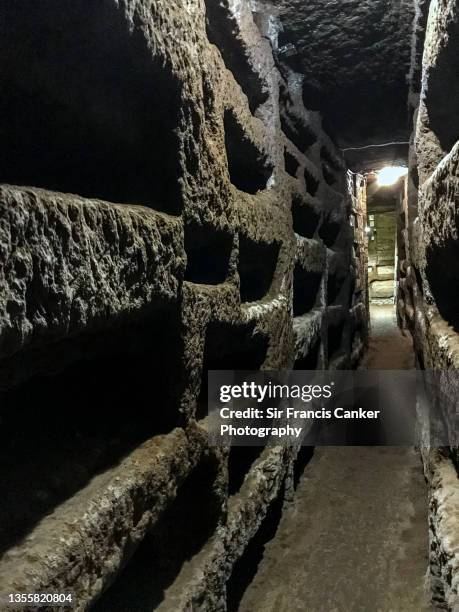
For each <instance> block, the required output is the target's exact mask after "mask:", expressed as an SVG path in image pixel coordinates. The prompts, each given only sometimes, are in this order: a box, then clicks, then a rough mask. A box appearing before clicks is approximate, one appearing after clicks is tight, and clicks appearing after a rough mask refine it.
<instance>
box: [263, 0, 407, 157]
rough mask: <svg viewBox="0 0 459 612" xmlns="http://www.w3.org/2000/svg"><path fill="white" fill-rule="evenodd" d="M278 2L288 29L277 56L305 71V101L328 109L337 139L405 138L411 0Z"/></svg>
mask: <svg viewBox="0 0 459 612" xmlns="http://www.w3.org/2000/svg"><path fill="white" fill-rule="evenodd" d="M275 5H276V7H277V9H278V10H279V13H280V16H281V21H282V26H283V30H282V31H281V32H280V34H279V54H280V56H281V57H283V56H286V57H287V61H288V62H289V63H290V64H291V65H293V66H297V67H299V70H300V71H301V72H302V73H303V74H304V75H305V79H304V87H303V94H304V101H305V104H306V106H310V105H312V106H313V107H314V108H321V109H324V110H325V112H326V116H327V117H328V118H329V119H330V120H331V121H332V122H333V126H334V128H335V130H336V132H337V134H338V137H339V140H340V143H341V144H343V146H346V145H347V146H354V145H355V146H359V145H364V144H369V143H375V142H387V141H390V140H397V139H399V140H407V139H408V138H407V137H408V126H407V122H406V97H407V93H408V82H407V75H408V73H409V70H410V57H411V44H410V32H411V30H412V22H413V19H414V13H415V10H414V2H413V0H390V1H387V0H366V1H362V0H332V1H330V2H323V1H322V0H310V1H308V2H304V1H303V0H280V1H279V2H276V3H275ZM404 92H405V95H404ZM366 155H368V151H367V152H366Z"/></svg>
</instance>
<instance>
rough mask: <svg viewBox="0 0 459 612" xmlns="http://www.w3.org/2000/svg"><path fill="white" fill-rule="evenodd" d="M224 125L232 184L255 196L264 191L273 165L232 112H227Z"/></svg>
mask: <svg viewBox="0 0 459 612" xmlns="http://www.w3.org/2000/svg"><path fill="white" fill-rule="evenodd" d="M224 124H225V145H226V156H227V160H228V170H229V174H230V179H231V182H232V183H233V185H234V186H235V187H237V189H239V190H240V191H245V192H246V193H250V194H253V195H254V194H256V193H258V191H263V190H264V189H266V186H267V183H268V180H269V178H270V177H271V174H272V172H273V169H274V166H273V164H272V163H271V162H270V161H269V160H268V156H267V155H266V154H264V153H262V152H261V151H260V150H259V149H258V148H257V146H256V145H255V144H254V143H253V142H252V140H250V138H249V136H248V135H247V133H246V132H245V131H244V129H243V128H242V126H241V125H240V124H239V122H238V121H237V119H236V117H235V116H234V113H233V112H232V111H230V110H226V111H225V117H224Z"/></svg>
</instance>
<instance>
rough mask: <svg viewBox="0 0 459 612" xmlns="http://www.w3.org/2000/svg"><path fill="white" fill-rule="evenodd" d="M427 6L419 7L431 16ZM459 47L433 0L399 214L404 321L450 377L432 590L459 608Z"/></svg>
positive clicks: (447, 10) (434, 473)
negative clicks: (408, 167)
mask: <svg viewBox="0 0 459 612" xmlns="http://www.w3.org/2000/svg"><path fill="white" fill-rule="evenodd" d="M424 4H425V3H422V2H421V3H420V5H419V8H420V9H422V10H424V11H425V8H426V7H425V6H424ZM420 15H422V13H420ZM422 30H423V29H422V28H421V29H420V36H423V31H422ZM418 46H419V45H417V47H418ZM458 50H459V2H458V1H457V0H433V1H432V2H431V3H430V12H429V17H428V22H427V28H426V33H425V47H424V56H423V64H422V78H421V81H420V87H419V83H414V84H413V86H412V91H417V90H419V89H420V92H421V93H420V97H419V106H418V108H416V109H415V113H414V117H415V126H414V127H415V131H414V136H413V139H412V150H411V154H410V166H411V168H410V170H411V173H410V180H409V182H408V188H407V193H406V197H405V200H404V202H403V204H402V206H401V208H400V210H399V213H400V214H399V218H400V219H401V225H400V230H401V231H400V234H399V236H400V243H399V244H401V245H402V246H403V248H404V251H403V254H404V255H406V259H405V260H402V261H401V266H400V276H399V278H400V282H399V300H398V303H399V317H400V320H401V321H402V322H403V323H404V325H406V327H408V328H409V329H410V330H411V332H412V334H413V338H414V345H415V350H416V354H417V360H418V365H419V367H420V368H422V369H424V368H425V369H433V370H438V371H439V372H440V373H439V374H438V375H437V376H438V384H437V385H435V386H434V387H432V389H431V391H430V401H431V403H434V404H436V405H438V406H439V407H440V409H441V411H442V414H443V422H444V428H445V433H446V435H448V440H449V441H450V444H449V445H448V446H445V448H442V449H440V450H439V449H431V448H430V447H429V439H426V440H425V445H424V448H423V455H424V463H425V473H426V477H427V479H428V481H429V483H430V486H431V495H430V537H431V570H432V571H431V575H432V586H433V588H434V597H435V599H436V600H437V602H438V603H439V604H440V605H443V606H445V607H446V608H447V609H450V610H456V609H457V607H458V606H459V590H458V589H459V480H458V467H459V461H458V449H457V446H458V439H457V435H458V423H457V397H458V391H459V389H458V388H457V370H458V368H459V335H458V332H459V323H458V312H459V300H458V295H459V294H458V276H457V275H458V272H457V271H458V268H459V237H458V215H457V205H458V202H459V116H458V109H459V89H458V78H457V76H458V68H459V53H458ZM415 61H416V58H415ZM412 74H413V75H414V76H415V75H416V74H417V72H416V70H415V69H413V70H412ZM413 100H414V101H415V100H416V98H413Z"/></svg>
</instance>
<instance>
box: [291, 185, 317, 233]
mask: <svg viewBox="0 0 459 612" xmlns="http://www.w3.org/2000/svg"><path fill="white" fill-rule="evenodd" d="M292 218H293V231H294V232H295V233H297V234H298V235H299V236H303V237H304V238H313V237H314V235H315V233H316V230H317V227H318V225H319V221H320V215H319V213H317V212H316V210H315V209H314V208H313V207H312V206H311V204H309V203H308V202H306V200H304V199H303V198H301V197H300V196H298V195H296V196H294V197H293V202H292Z"/></svg>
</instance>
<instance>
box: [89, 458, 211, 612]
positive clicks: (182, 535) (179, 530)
mask: <svg viewBox="0 0 459 612" xmlns="http://www.w3.org/2000/svg"><path fill="white" fill-rule="evenodd" d="M216 476H217V464H216V462H214V461H212V460H207V461H204V462H203V463H202V464H200V465H199V466H198V467H197V468H196V469H195V470H194V471H193V472H192V473H191V475H190V476H189V477H188V478H187V480H186V481H185V483H184V484H183V485H182V486H181V487H180V488H179V490H178V493H177V497H176V498H175V500H174V501H173V502H172V503H171V504H170V505H169V506H168V508H167V509H166V510H165V512H164V514H163V515H162V517H161V518H160V520H159V521H158V522H157V523H156V524H155V525H153V527H152V528H151V530H150V532H149V533H148V534H147V536H146V537H145V539H144V541H143V542H142V543H141V544H140V546H139V548H138V549H137V550H136V552H135V553H134V555H133V557H132V558H131V559H130V561H129V562H128V564H127V565H126V567H125V569H124V570H123V571H122V572H121V574H120V575H119V576H118V577H117V579H116V582H115V583H114V584H113V586H112V587H111V588H109V589H108V590H107V591H106V593H105V594H104V595H102V597H101V598H100V599H99V601H98V602H97V603H96V605H95V606H94V607H93V608H92V609H93V610H95V611H97V612H115V611H119V612H126V610H135V611H136V612H149V611H151V610H155V609H156V608H157V606H159V604H160V603H161V602H162V601H163V599H164V595H165V591H166V589H167V588H168V587H169V586H170V585H171V584H172V583H173V582H174V580H175V578H176V577H177V575H178V573H179V572H180V570H181V568H182V566H183V564H184V563H185V562H186V561H189V560H190V559H191V558H192V557H193V556H194V555H195V554H197V553H198V552H199V551H200V550H201V548H202V547H203V546H204V544H205V543H206V542H207V541H208V539H209V538H210V537H211V536H212V534H213V533H214V531H215V528H216V526H217V523H218V520H219V518H220V512H221V499H220V497H219V495H218V494H217V490H216V488H215V478H216Z"/></svg>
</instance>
